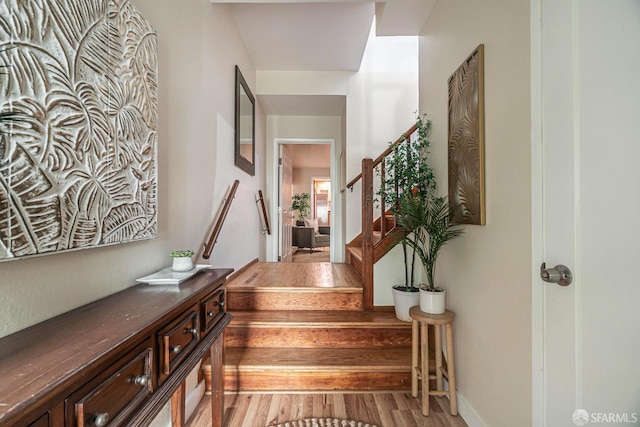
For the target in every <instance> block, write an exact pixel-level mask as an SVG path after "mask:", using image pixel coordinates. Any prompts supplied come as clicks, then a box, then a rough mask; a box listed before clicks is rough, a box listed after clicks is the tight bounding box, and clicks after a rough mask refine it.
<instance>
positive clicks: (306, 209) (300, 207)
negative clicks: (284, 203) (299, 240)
mask: <svg viewBox="0 0 640 427" xmlns="http://www.w3.org/2000/svg"><path fill="white" fill-rule="evenodd" d="M310 202H311V195H310V194H309V193H302V194H294V196H293V198H292V200H291V209H295V210H297V211H298V220H297V221H296V225H297V226H299V227H303V226H304V218H305V217H306V216H307V215H309V213H310V212H311V204H310Z"/></svg>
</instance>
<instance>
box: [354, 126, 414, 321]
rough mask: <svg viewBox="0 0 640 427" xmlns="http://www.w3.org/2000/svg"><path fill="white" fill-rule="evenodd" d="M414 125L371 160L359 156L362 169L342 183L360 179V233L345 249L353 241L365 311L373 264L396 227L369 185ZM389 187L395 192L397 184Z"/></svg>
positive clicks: (369, 303) (382, 172) (370, 302)
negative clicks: (389, 221) (358, 251)
mask: <svg viewBox="0 0 640 427" xmlns="http://www.w3.org/2000/svg"><path fill="white" fill-rule="evenodd" d="M417 129H418V124H417V123H416V124H414V125H413V126H411V127H410V128H409V129H408V130H407V131H406V132H405V133H403V134H402V135H401V136H400V137H399V138H398V139H397V140H395V141H394V142H393V143H391V144H389V147H388V148H387V149H386V150H384V151H383V152H382V153H381V154H380V155H379V156H378V157H376V159H375V160H372V159H371V158H365V159H363V160H362V172H361V173H360V174H358V175H357V176H356V177H355V178H353V179H352V180H351V181H350V182H349V183H348V184H347V185H346V188H347V189H349V190H351V191H353V189H354V186H355V184H356V183H358V182H359V181H362V185H361V187H362V233H361V234H360V236H358V237H356V238H355V239H354V240H352V241H351V243H349V244H348V245H347V251H349V245H352V246H355V245H357V246H359V248H360V256H361V260H359V261H360V262H359V264H360V271H359V273H360V275H361V277H362V287H363V308H364V310H365V311H371V310H373V265H374V264H375V263H376V261H378V260H379V259H380V258H382V256H384V254H386V253H387V252H388V251H389V250H391V248H392V247H393V246H395V240H394V239H393V235H392V233H393V232H394V231H395V230H396V226H395V222H393V223H392V224H391V225H390V224H389V223H388V221H387V215H388V214H389V212H388V208H387V206H386V205H385V202H384V200H379V201H378V206H377V207H376V206H375V203H374V198H375V194H374V190H373V189H374V188H375V187H379V186H380V185H382V184H383V183H384V182H385V180H386V176H385V171H386V167H387V165H386V159H387V157H389V156H390V155H391V154H393V150H394V148H395V147H397V146H398V145H400V144H402V143H406V144H410V143H411V135H413V134H414V133H415V132H416V131H417ZM376 168H377V169H378V171H379V174H378V176H377V177H376V174H375V173H374V171H375V170H376ZM376 179H377V180H378V182H377V184H378V185H377V186H376V182H375V181H376ZM392 191H395V192H396V193H397V192H398V187H397V185H396V186H395V188H393V189H392ZM374 208H375V212H374ZM376 218H377V219H376ZM376 228H377V230H376ZM374 235H375V238H374Z"/></svg>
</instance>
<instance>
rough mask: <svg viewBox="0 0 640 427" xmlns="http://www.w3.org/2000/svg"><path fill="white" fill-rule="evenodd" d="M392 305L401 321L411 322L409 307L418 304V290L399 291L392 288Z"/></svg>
mask: <svg viewBox="0 0 640 427" xmlns="http://www.w3.org/2000/svg"><path fill="white" fill-rule="evenodd" d="M392 292H393V305H394V307H395V309H396V317H397V318H398V319H400V320H402V321H403V322H411V316H409V309H410V308H411V307H413V306H415V305H418V304H420V294H419V293H418V292H406V291H399V290H397V289H395V288H392Z"/></svg>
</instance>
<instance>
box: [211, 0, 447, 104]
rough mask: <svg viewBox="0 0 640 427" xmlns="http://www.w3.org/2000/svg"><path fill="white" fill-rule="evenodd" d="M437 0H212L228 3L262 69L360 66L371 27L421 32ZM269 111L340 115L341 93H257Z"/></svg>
mask: <svg viewBox="0 0 640 427" xmlns="http://www.w3.org/2000/svg"><path fill="white" fill-rule="evenodd" d="M436 1H437V0H382V1H379V2H373V1H370V0H211V2H212V3H229V4H231V5H232V9H233V14H234V17H235V19H236V23H237V26H238V29H239V31H240V34H241V36H242V39H243V41H244V44H245V46H246V48H247V51H248V53H249V55H250V57H251V59H252V61H253V64H254V66H255V68H256V70H257V71H354V72H355V71H358V70H359V68H360V64H361V62H362V57H363V55H364V50H365V47H366V44H367V40H368V37H369V34H370V32H371V26H372V25H373V22H374V19H375V21H376V34H377V35H385V36H389V35H418V34H419V33H420V31H421V29H422V27H423V25H424V22H425V21H426V17H427V15H428V13H429V11H430V10H431V8H432V7H433V5H434V4H435V3H436ZM258 98H259V100H260V104H261V105H262V106H263V108H264V109H265V112H266V113H267V114H269V115H331V116H335V115H341V114H342V113H343V112H344V97H343V96H342V97H341V96H335V97H331V96H327V97H320V96H305V95H297V96H288V95H277V96H275V95H274V96H264V95H261V96H258Z"/></svg>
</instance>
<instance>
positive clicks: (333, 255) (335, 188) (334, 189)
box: [270, 138, 344, 262]
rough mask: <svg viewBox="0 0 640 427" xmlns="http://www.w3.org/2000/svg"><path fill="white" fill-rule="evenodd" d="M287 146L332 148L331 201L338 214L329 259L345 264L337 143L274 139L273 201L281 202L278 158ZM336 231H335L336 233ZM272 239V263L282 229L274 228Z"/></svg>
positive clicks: (275, 213) (275, 214) (273, 210)
mask: <svg viewBox="0 0 640 427" xmlns="http://www.w3.org/2000/svg"><path fill="white" fill-rule="evenodd" d="M285 144H329V145H330V146H331V167H330V169H331V172H330V175H331V177H330V178H331V200H332V209H331V210H332V212H333V210H334V208H335V211H336V214H335V216H333V220H332V231H331V237H330V245H331V249H330V252H329V257H330V261H331V262H344V253H343V251H341V250H338V249H339V248H342V246H344V242H343V240H342V234H343V233H342V229H343V228H344V218H342V206H341V204H338V205H339V206H336V202H338V200H341V199H340V198H341V194H340V188H339V187H340V186H339V185H338V184H336V183H338V182H339V179H338V177H339V173H338V172H339V169H338V168H339V166H340V165H337V164H336V159H335V156H336V141H335V139H333V138H274V139H273V160H274V161H273V165H272V169H273V170H272V171H271V173H272V178H273V183H274V185H273V188H272V190H273V191H272V194H271V200H276V201H277V200H279V197H280V195H279V194H278V189H279V187H280V185H279V181H280V178H279V177H278V157H279V153H278V150H279V147H280V146H281V145H285ZM274 205H276V206H272V208H271V215H272V218H278V216H279V215H278V208H279V207H278V206H277V205H278V203H274ZM334 230H335V231H334ZM273 237H274V238H273V239H272V245H273V246H272V248H273V249H274V252H273V253H274V254H275V259H272V260H270V261H277V257H278V246H277V244H278V241H279V239H280V229H279V226H278V229H276V228H274V233H273Z"/></svg>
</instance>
